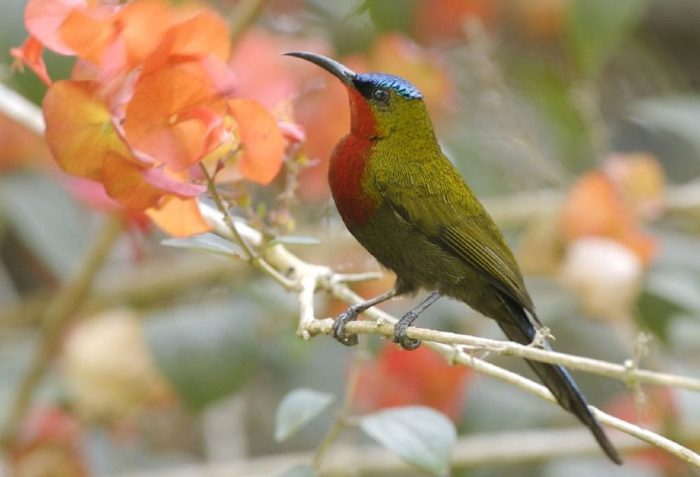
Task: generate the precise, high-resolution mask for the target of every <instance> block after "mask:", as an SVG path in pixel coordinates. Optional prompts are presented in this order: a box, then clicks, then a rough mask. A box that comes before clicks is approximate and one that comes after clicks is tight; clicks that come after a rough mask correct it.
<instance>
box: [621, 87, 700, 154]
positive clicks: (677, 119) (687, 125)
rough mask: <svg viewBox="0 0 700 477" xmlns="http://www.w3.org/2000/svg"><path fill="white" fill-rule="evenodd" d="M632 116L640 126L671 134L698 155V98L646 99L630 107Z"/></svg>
mask: <svg viewBox="0 0 700 477" xmlns="http://www.w3.org/2000/svg"><path fill="white" fill-rule="evenodd" d="M632 114H633V116H634V119H635V120H636V121H638V122H639V123H641V124H642V125H644V126H651V127H653V128H655V129H658V130H661V131H664V132H667V133H670V134H673V135H675V136H677V137H679V138H681V139H683V140H684V141H686V142H687V143H688V144H690V145H691V146H692V147H693V148H694V149H695V151H696V152H698V154H700V135H699V134H698V124H700V96H698V95H675V96H668V97H665V98H653V99H646V100H643V101H639V102H638V103H636V104H635V105H634V106H633V107H632Z"/></svg>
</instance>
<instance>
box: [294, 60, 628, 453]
mask: <svg viewBox="0 0 700 477" xmlns="http://www.w3.org/2000/svg"><path fill="white" fill-rule="evenodd" d="M286 54H287V55H289V56H295V57H298V58H301V59H304V60H307V61H310V62H311V63H314V64H316V65H318V66H320V67H321V68H323V69H324V70H326V71H328V72H329V73H331V74H332V75H333V76H335V77H336V78H338V79H339V80H340V81H341V82H342V83H343V84H344V85H345V86H346V88H347V91H348V95H349V97H350V113H351V128H350V133H349V134H348V135H347V136H345V137H344V138H343V139H342V140H341V141H340V143H338V145H337V146H336V147H335V150H334V151H333V155H332V157H331V162H330V169H329V172H328V180H329V183H330V187H331V192H332V193H333V199H334V200H335V204H336V206H337V208H338V212H339V213H340V216H341V217H342V219H343V221H344V222H345V225H346V226H347V228H348V229H349V230H350V232H351V233H352V234H353V235H354V236H355V238H356V239H357V240H358V241H359V242H360V243H361V244H362V245H363V246H364V247H365V248H366V249H367V250H368V251H369V252H370V253H371V254H372V255H374V257H375V258H376V259H377V260H378V261H379V262H380V263H381V264H382V265H383V266H385V267H387V268H389V269H390V270H393V271H394V272H395V273H396V276H397V280H396V285H395V286H394V288H393V289H392V290H390V291H388V292H387V293H384V294H382V295H380V296H378V297H376V298H373V299H371V300H369V301H367V302H365V303H362V304H360V305H355V306H352V307H350V308H349V309H348V310H347V311H346V312H345V313H343V314H341V315H340V316H339V317H338V318H337V319H336V321H335V324H334V336H335V338H336V339H338V340H339V341H340V342H341V343H344V344H346V345H353V344H355V343H357V336H354V335H351V334H348V333H346V331H345V325H346V324H347V323H348V322H349V321H351V320H354V319H356V318H357V315H358V314H359V313H362V312H363V311H364V310H366V309H367V308H369V307H371V306H374V305H376V304H378V303H381V302H383V301H385V300H388V299H390V298H392V297H394V296H397V295H401V294H404V293H412V292H416V291H418V290H420V289H424V290H428V291H430V292H431V293H430V295H429V296H428V297H427V298H426V299H425V300H423V301H422V302H421V303H420V304H418V305H417V306H416V307H415V308H413V309H412V310H410V311H409V312H408V313H406V314H405V315H404V316H403V317H402V318H401V319H400V320H399V322H398V323H397V324H396V328H395V332H394V333H395V341H396V342H397V343H399V344H400V345H401V346H402V347H404V348H405V349H409V350H410V349H415V348H417V347H418V346H419V345H420V342H419V341H418V340H415V339H411V338H409V337H408V336H407V335H406V329H407V328H408V327H409V326H410V325H411V324H412V323H413V321H414V320H415V319H416V317H417V316H418V315H419V314H420V313H421V312H422V311H423V310H425V309H426V308H427V307H429V306H430V305H431V304H433V303H434V302H435V301H436V300H437V299H438V298H440V296H442V295H446V296H449V297H452V298H456V299H457V300H461V301H463V302H464V303H466V304H467V305H469V306H470V307H472V308H473V309H474V310H476V311H478V312H480V313H481V314H483V315H485V316H487V317H489V318H492V319H494V320H496V322H497V323H498V325H499V326H500V327H501V329H502V330H503V332H504V333H505V334H506V336H508V338H509V339H511V340H513V341H516V342H518V343H521V344H529V343H531V342H532V341H533V339H535V337H536V334H537V329H538V327H540V326H541V325H540V322H539V320H538V318H537V315H536V313H535V307H534V305H533V303H532V299H531V298H530V295H529V293H528V291H527V289H526V288H525V284H524V282H523V278H522V274H521V272H520V268H519V267H518V264H517V262H516V261H515V258H514V257H513V253H512V252H511V251H510V249H509V247H508V245H507V244H506V241H505V240H504V238H503V235H502V234H501V232H500V230H499V229H498V227H497V226H496V224H495V223H494V222H493V219H492V218H491V217H490V216H489V214H488V212H486V210H485V209H484V207H483V206H482V205H481V203H480V202H479V200H478V199H477V198H476V197H475V196H474V194H473V192H472V191H471V189H470V188H469V186H467V184H466V183H465V182H464V179H463V178H462V176H461V175H460V173H459V172H458V171H457V169H456V168H455V167H454V166H453V165H452V164H451V163H450V161H449V160H448V159H447V157H446V156H445V155H444V153H443V152H442V150H441V148H440V145H439V144H438V141H437V139H436V138H435V133H434V132H433V125H432V122H431V120H430V116H429V115H428V111H427V109H426V107H425V103H424V102H423V98H422V95H421V93H420V91H418V89H417V88H416V87H415V86H413V85H412V84H411V83H409V82H408V81H406V80H405V79H403V78H400V77H397V76H393V75H388V74H383V73H365V74H360V73H355V72H353V71H351V70H350V69H348V68H347V67H345V66H344V65H342V64H340V63H338V62H337V61H335V60H332V59H330V58H326V57H324V56H321V55H317V54H314V53H307V52H290V53H286ZM528 364H529V365H530V367H531V368H532V369H533V370H534V371H535V373H536V374H537V375H538V376H539V378H540V379H541V380H542V382H543V383H544V384H545V385H546V386H547V388H549V390H550V391H551V392H552V394H554V396H555V397H556V399H557V401H558V402H559V404H560V405H561V406H562V407H563V408H564V409H566V410H567V411H569V412H571V413H573V414H574V415H575V416H576V417H577V418H578V419H579V420H580V421H581V422H582V423H583V424H584V425H586V426H587V427H588V428H589V429H590V430H591V432H592V433H593V436H594V437H595V439H596V440H597V441H598V444H599V445H600V447H601V448H602V449H603V451H604V452H605V453H606V454H607V455H608V457H609V458H610V459H611V460H612V461H613V462H615V463H617V464H620V463H622V460H621V459H620V456H619V454H618V453H617V450H616V449H615V448H614V447H613V445H612V444H611V442H610V441H609V440H608V438H607V436H606V435H605V433H604V431H603V429H602V428H601V427H600V424H599V423H598V421H597V420H596V419H595V417H594V416H593V414H591V411H590V410H589V408H588V403H587V401H586V398H585V397H584V396H583V395H582V394H581V392H580V391H579V389H578V387H577V386H576V383H575V382H574V380H573V378H572V377H571V375H570V374H569V372H568V371H567V370H566V368H564V367H562V366H559V365H552V364H546V363H541V362H537V361H528Z"/></svg>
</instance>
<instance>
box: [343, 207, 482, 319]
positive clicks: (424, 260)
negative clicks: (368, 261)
mask: <svg viewBox="0 0 700 477" xmlns="http://www.w3.org/2000/svg"><path fill="white" fill-rule="evenodd" d="M348 228H349V229H350V231H351V232H352V234H353V235H354V236H355V238H357V240H358V241H359V242H360V243H361V244H362V245H363V246H364V247H365V248H366V249H367V250H368V251H369V252H370V253H371V254H372V255H373V256H374V257H375V258H376V259H377V260H378V261H379V263H381V264H382V265H383V266H385V267H386V268H388V269H390V270H392V271H394V272H395V273H396V275H397V277H398V281H397V285H398V286H399V287H400V288H401V289H402V291H406V292H410V291H417V290H418V289H419V288H423V289H425V290H438V291H439V292H440V293H442V294H444V295H447V296H452V297H454V298H457V299H459V300H462V301H464V302H465V303H467V304H469V305H470V306H472V307H473V308H475V309H477V310H479V309H481V308H482V307H481V306H480V304H481V303H482V302H483V301H484V299H485V298H487V297H486V295H490V294H491V293H492V288H491V286H490V285H489V284H488V283H487V282H486V281H485V280H484V279H483V277H482V276H481V275H479V274H478V273H477V272H476V271H475V270H474V269H473V268H471V267H470V266H469V265H468V264H466V263H465V262H464V261H463V260H461V259H460V258H458V257H456V256H454V255H452V254H450V253H449V251H447V250H445V249H444V248H443V247H442V246H440V244H439V243H437V241H434V240H431V239H430V238H429V237H427V236H426V235H424V234H423V233H421V232H420V231H418V230H417V229H416V228H415V227H413V226H412V225H411V224H409V223H408V222H406V221H405V220H403V219H402V218H401V217H399V216H398V215H397V214H396V213H395V212H394V211H393V210H392V209H391V208H390V207H388V206H383V207H380V208H378V209H377V210H376V211H375V212H374V213H373V214H372V216H371V218H370V219H369V220H368V221H367V222H365V223H364V224H363V225H360V226H357V225H355V226H349V227H348Z"/></svg>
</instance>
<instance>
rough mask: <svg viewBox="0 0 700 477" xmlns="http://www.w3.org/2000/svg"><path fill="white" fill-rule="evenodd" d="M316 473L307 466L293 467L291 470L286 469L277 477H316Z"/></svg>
mask: <svg viewBox="0 0 700 477" xmlns="http://www.w3.org/2000/svg"><path fill="white" fill-rule="evenodd" d="M317 476H318V473H316V471H315V470H314V469H313V468H311V467H309V466H308V465H303V464H300V465H295V466H294V467H292V468H291V469H287V470H285V471H284V472H282V473H281V474H279V476H278V477H317Z"/></svg>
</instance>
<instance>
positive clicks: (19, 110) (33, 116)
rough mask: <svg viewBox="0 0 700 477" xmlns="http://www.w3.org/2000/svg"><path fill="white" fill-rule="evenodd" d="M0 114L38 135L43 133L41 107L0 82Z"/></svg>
mask: <svg viewBox="0 0 700 477" xmlns="http://www.w3.org/2000/svg"><path fill="white" fill-rule="evenodd" d="M0 114H3V115H4V116H7V117H8V118H10V119H12V120H13V121H15V122H16V123H18V124H21V125H22V126H24V127H26V128H27V129H28V130H30V131H32V132H33V133H35V134H37V135H39V136H43V135H44V116H43V115H42V113H41V109H39V107H38V106H37V105H36V104H34V103H32V102H31V101H29V100H28V99H27V98H25V97H24V96H22V95H21V94H19V93H17V92H16V91H14V90H13V89H10V88H8V87H7V86H5V85H4V84H2V83H0Z"/></svg>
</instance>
